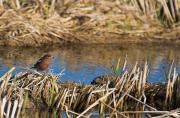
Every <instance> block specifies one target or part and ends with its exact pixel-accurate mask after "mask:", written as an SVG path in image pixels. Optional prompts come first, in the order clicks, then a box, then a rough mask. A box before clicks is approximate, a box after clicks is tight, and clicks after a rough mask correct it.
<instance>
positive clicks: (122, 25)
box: [0, 0, 180, 46]
mask: <svg viewBox="0 0 180 118" xmlns="http://www.w3.org/2000/svg"><path fill="white" fill-rule="evenodd" d="M0 1H1V2H0V3H1V7H0V34H1V35H0V36H1V38H0V45H11V46H42V45H49V44H52V43H117V42H123V41H132V42H139V41H140V42H141V41H147V39H148V41H155V42H161V41H163V42H164V41H169V40H171V41H169V42H173V41H175V42H178V41H179V40H178V38H179V35H178V34H179V19H180V15H179V14H180V13H179V6H180V4H179V1H178V0H174V1H172V0H168V1H167V2H166V1H165V0H154V1H153V2H152V1H150V0H129V1H126V0H123V1H119V0H112V1H107V0H101V1H97V0H92V1H89V0H72V1H69V0H64V1H61V0H52V1H49V0H43V1H41V0H37V1H34V0H30V1H26V0H25V1H20V0H15V1H14V0H10V1H9V0H0ZM164 27H169V28H171V30H172V32H169V31H168V30H166V28H164ZM110 39H111V40H110ZM121 39H125V40H121ZM153 39H154V40H153ZM164 39H165V40H164ZM172 40H173V41H172Z"/></svg>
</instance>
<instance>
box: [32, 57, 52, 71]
mask: <svg viewBox="0 0 180 118" xmlns="http://www.w3.org/2000/svg"><path fill="white" fill-rule="evenodd" d="M52 58H53V56H52V55H51V54H45V55H44V56H42V57H41V58H40V59H39V60H38V61H37V62H36V63H35V64H34V66H33V67H32V69H36V70H37V71H44V70H46V69H48V67H49V64H50V62H51V59H52Z"/></svg>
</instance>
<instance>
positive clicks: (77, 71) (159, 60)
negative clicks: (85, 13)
mask: <svg viewBox="0 0 180 118" xmlns="http://www.w3.org/2000/svg"><path fill="white" fill-rule="evenodd" d="M48 52H51V53H52V54H53V56H54V57H55V58H54V59H53V60H52V61H51V64H50V66H49V71H51V72H53V73H57V74H58V73H60V72H61V71H62V70H63V69H65V71H64V75H63V76H62V77H61V78H60V79H59V81H67V80H71V81H75V82H80V83H90V82H91V81H92V80H93V78H94V77H97V76H100V75H104V74H111V73H112V71H111V67H112V65H116V63H117V61H118V59H119V58H120V59H121V64H122V63H123V61H124V59H125V57H126V55H127V64H128V65H127V67H128V68H129V69H131V68H132V67H133V65H134V64H135V63H136V61H137V62H138V64H139V65H140V66H143V64H144V63H145V61H146V60H148V63H149V69H150V72H149V76H148V81H149V82H163V81H165V79H166V71H167V70H168V67H169V65H168V64H170V63H171V61H172V60H173V59H174V62H175V67H176V68H177V72H178V73H180V46H176V45H161V44H156V45H154V44H148V45H147V44H113V45H112V44H111V45H100V44H99V45H63V46H53V47H52V46H51V47H43V48H13V47H0V76H2V75H3V74H4V73H5V72H7V71H8V70H9V69H10V68H11V67H14V66H15V67H16V70H15V71H14V74H15V73H17V72H19V71H22V68H21V67H29V68H30V67H32V66H33V64H34V63H36V61H37V60H38V59H39V58H40V57H41V56H42V55H43V54H45V53H48Z"/></svg>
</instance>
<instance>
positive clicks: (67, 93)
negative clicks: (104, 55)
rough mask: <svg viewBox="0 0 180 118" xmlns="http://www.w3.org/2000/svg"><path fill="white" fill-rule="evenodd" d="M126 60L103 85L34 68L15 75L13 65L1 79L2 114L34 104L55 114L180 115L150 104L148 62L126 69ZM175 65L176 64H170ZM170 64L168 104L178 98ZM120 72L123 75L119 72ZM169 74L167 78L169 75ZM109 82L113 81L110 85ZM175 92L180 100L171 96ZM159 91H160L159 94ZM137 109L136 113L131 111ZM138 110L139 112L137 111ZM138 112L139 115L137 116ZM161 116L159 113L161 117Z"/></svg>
mask: <svg viewBox="0 0 180 118" xmlns="http://www.w3.org/2000/svg"><path fill="white" fill-rule="evenodd" d="M126 64H127V60H125V62H124V64H123V66H120V60H119V61H118V63H117V65H116V66H115V72H116V73H114V75H113V76H115V77H114V79H113V81H112V83H110V81H108V82H107V83H105V84H102V85H81V84H74V83H67V84H66V83H58V82H56V80H57V79H61V78H59V77H58V76H56V75H55V74H53V73H39V72H36V71H34V70H31V69H27V70H25V71H24V72H20V73H18V74H17V75H15V76H12V71H13V70H14V69H15V68H12V69H11V70H10V71H8V72H7V73H5V74H4V76H2V77H1V78H0V80H1V84H0V86H1V88H2V89H1V91H0V95H1V100H0V105H1V112H0V113H1V117H5V116H6V117H20V116H22V115H25V109H26V108H31V109H34V107H36V108H38V109H46V110H48V111H49V112H51V111H52V116H53V117H58V116H59V113H61V112H64V113H65V114H66V117H71V116H74V117H77V118H80V117H90V116H91V115H92V114H91V113H92V112H93V110H98V111H99V112H98V115H99V117H104V116H109V117H131V116H132V114H134V115H133V116H135V117H140V116H141V115H142V114H149V115H162V116H170V115H176V116H178V112H179V111H178V109H177V110H175V111H158V110H157V109H156V108H154V107H153V106H151V105H149V103H148V99H147V98H149V96H150V97H153V96H151V95H152V94H154V93H152V94H150V95H149V96H148V97H146V95H148V94H147V93H148V92H150V91H152V90H153V88H151V89H148V88H150V87H149V86H152V85H149V84H148V83H147V76H148V73H149V69H148V64H147V62H145V64H144V67H143V68H141V67H139V65H138V64H137V63H136V64H135V65H134V67H133V68H132V69H127V68H126ZM171 65H173V63H172V64H171ZM172 68H173V66H171V67H170V71H169V75H172V78H174V79H172V80H171V81H169V79H168V80H167V84H166V87H167V88H166V89H164V91H163V92H164V98H166V99H164V100H163V99H161V101H164V102H165V103H166V106H168V105H171V104H172V103H174V102H175V101H176V102H177V101H178V95H179V94H178V92H177V91H178V90H179V89H176V88H179V87H178V80H179V79H177V78H178V74H177V73H176V71H175V69H174V71H173V74H171V73H172ZM120 70H123V71H122V72H121V71H120ZM117 72H120V73H121V74H118V76H117ZM169 75H168V78H169V77H170V76H169ZM109 84H112V85H111V86H109ZM175 93H176V96H177V99H175V98H174V97H172V96H173V95H174V94H175ZM156 94H158V93H156ZM132 111H134V112H132ZM137 113H139V114H137ZM135 114H136V115H135ZM159 117H160V116H159Z"/></svg>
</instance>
